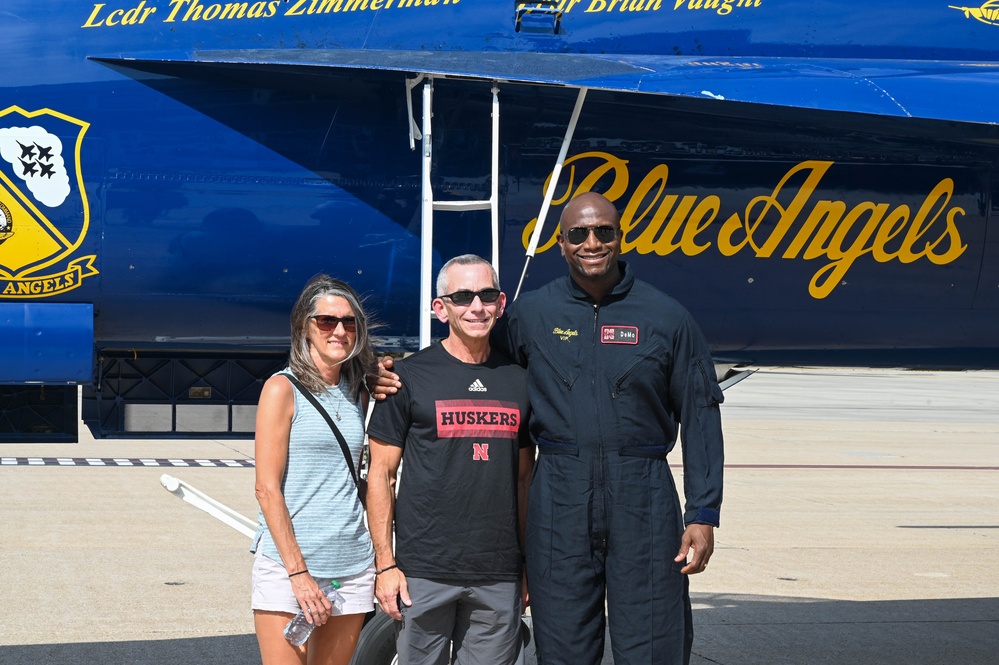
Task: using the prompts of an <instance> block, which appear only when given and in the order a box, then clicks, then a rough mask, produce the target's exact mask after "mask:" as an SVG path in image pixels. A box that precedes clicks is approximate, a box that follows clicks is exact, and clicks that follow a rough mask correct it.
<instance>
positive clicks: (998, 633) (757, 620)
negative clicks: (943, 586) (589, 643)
mask: <svg viewBox="0 0 999 665" xmlns="http://www.w3.org/2000/svg"><path fill="white" fill-rule="evenodd" d="M693 602H694V606H695V608H697V609H695V610H694V629H695V637H694V649H693V652H694V655H693V657H692V658H691V665H707V664H708V663H710V664H712V665H716V664H720V665H755V664H760V665H763V664H766V665H781V664H787V665H798V664H807V665H841V664H845V663H878V664H879V665H903V664H904V665H919V664H922V663H945V662H950V663H962V664H965V665H968V664H971V663H983V664H984V663H994V662H997V660H996V659H997V658H999V598H955V599H944V600H888V601H866V602H857V601H836V600H821V599H809V598H789V597H767V596H739V595H728V594H695V595H694V596H693Z"/></svg>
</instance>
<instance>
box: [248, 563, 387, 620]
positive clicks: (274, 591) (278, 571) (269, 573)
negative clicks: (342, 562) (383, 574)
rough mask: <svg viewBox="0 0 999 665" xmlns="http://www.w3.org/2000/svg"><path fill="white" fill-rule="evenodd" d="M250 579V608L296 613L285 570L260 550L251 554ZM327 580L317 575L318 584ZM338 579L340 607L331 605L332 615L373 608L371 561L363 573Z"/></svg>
mask: <svg viewBox="0 0 999 665" xmlns="http://www.w3.org/2000/svg"><path fill="white" fill-rule="evenodd" d="M251 580H252V586H253V594H252V596H253V597H252V600H251V603H252V605H251V607H252V609H255V610H265V611H268V612H288V613H290V614H298V610H299V607H298V599H297V598H296V597H295V592H294V590H293V589H292V587H291V580H290V579H289V578H288V571H287V569H285V567H284V566H283V565H281V564H280V563H278V562H277V561H275V560H274V559H271V558H270V557H267V556H264V555H263V554H261V553H260V551H259V550H258V551H257V553H256V554H254V555H253V572H252V574H251ZM329 581H330V580H329V578H320V577H317V578H316V582H318V583H319V586H323V585H324V584H326V583H327V582H329ZM337 581H338V582H340V595H341V596H343V609H342V610H340V611H337V609H336V608H333V611H332V615H333V616H337V615H340V614H367V613H368V612H370V611H372V610H374V609H375V566H374V564H373V563H372V565H370V566H369V567H368V569H367V570H365V571H364V572H362V573H358V574H357V575H351V576H349V577H345V578H343V579H341V580H337Z"/></svg>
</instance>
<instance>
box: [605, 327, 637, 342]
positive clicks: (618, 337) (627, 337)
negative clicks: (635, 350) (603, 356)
mask: <svg viewBox="0 0 999 665" xmlns="http://www.w3.org/2000/svg"><path fill="white" fill-rule="evenodd" d="M600 342H601V344H638V326H602V327H601V328H600Z"/></svg>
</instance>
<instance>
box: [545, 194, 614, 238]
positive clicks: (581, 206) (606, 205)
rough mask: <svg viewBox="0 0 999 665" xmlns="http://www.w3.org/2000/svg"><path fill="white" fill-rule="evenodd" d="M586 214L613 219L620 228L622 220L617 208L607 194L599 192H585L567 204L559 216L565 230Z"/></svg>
mask: <svg viewBox="0 0 999 665" xmlns="http://www.w3.org/2000/svg"><path fill="white" fill-rule="evenodd" d="M584 216H598V217H600V218H601V219H604V220H608V221H610V220H613V225H614V226H616V227H618V228H620V226H621V220H620V216H619V215H618V214H617V208H615V207H614V204H613V203H611V202H610V201H609V200H608V199H607V197H606V196H604V195H603V194H600V193H598V192H583V193H582V194H580V195H578V196H576V197H575V198H574V199H572V200H571V201H569V203H567V204H566V206H565V208H563V209H562V216H561V217H559V224H560V225H561V228H562V230H563V231H565V229H566V228H567V226H566V224H569V226H575V223H574V222H575V221H576V220H578V219H579V218H580V217H584Z"/></svg>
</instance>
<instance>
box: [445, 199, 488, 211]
mask: <svg viewBox="0 0 999 665" xmlns="http://www.w3.org/2000/svg"><path fill="white" fill-rule="evenodd" d="M491 206H492V201H488V200H486V201H434V210H458V211H461V210H489V209H490V208H491Z"/></svg>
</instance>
